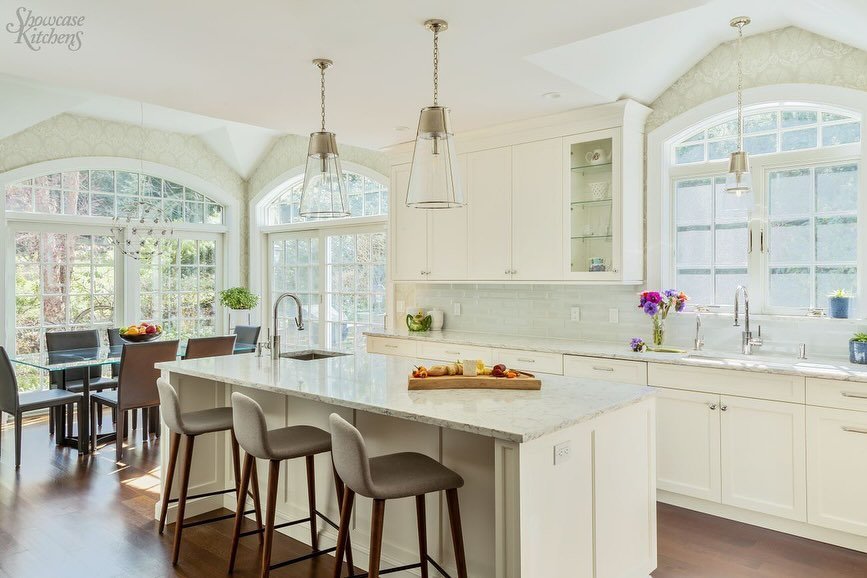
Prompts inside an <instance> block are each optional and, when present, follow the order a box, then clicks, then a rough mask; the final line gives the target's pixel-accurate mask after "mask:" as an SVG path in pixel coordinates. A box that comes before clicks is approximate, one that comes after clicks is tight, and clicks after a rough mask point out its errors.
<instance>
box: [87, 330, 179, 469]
mask: <svg viewBox="0 0 867 578" xmlns="http://www.w3.org/2000/svg"><path fill="white" fill-rule="evenodd" d="M177 354H178V340H177V339H175V340H172V341H151V342H150V343H127V344H126V345H124V347H123V352H122V353H121V354H120V372H119V374H118V377H117V385H118V387H117V389H116V390H114V391H101V392H98V393H95V394H93V395H92V396H90V399H91V401H92V403H93V404H94V406H95V405H96V404H97V403H101V404H103V405H107V406H109V407H111V408H114V409H116V410H117V431H118V433H119V434H122V433H123V430H124V424H125V422H126V412H127V411H130V410H133V411H134V410H137V409H150V408H157V407H159V405H160V396H159V393H158V392H157V379H158V378H159V377H160V370H159V369H156V368H155V367H154V365H155V364H157V363H160V362H163V361H174V360H175V358H176V357H177ZM94 419H95V417H94V414H93V413H91V414H90V420H91V430H90V431H91V437H90V444H91V451H94V450H95V449H96V428H95V427H93V425H94ZM142 432H144V435H143V436H142V439H143V440H146V439H147V430H146V428H144V427H142ZM115 453H116V459H117V461H120V460H121V459H122V458H123V435H118V436H117V440H116V441H115Z"/></svg>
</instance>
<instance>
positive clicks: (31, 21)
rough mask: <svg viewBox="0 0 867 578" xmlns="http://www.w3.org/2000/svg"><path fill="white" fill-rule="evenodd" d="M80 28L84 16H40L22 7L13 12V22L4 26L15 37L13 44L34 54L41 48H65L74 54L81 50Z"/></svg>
mask: <svg viewBox="0 0 867 578" xmlns="http://www.w3.org/2000/svg"><path fill="white" fill-rule="evenodd" d="M82 28H84V16H63V15H57V16H53V15H52V16H42V15H39V14H34V13H33V11H32V10H31V9H29V8H25V7H24V6H21V7H20V8H18V10H16V11H15V20H14V21H12V22H9V23H8V24H6V32H9V33H10V34H12V35H13V36H14V37H15V44H23V45H24V46H26V47H27V48H29V49H30V50H33V51H34V52H36V51H39V50H42V47H43V46H66V48H67V49H69V50H70V51H72V52H76V51H77V50H79V49H80V48H81V37H82V36H84V30H82Z"/></svg>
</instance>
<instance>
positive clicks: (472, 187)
mask: <svg viewBox="0 0 867 578" xmlns="http://www.w3.org/2000/svg"><path fill="white" fill-rule="evenodd" d="M466 174H467V179H466V183H467V199H468V201H469V213H468V218H469V226H468V228H467V243H468V254H469V262H468V264H469V278H470V279H473V280H479V281H488V280H497V281H499V280H503V279H511V271H512V259H511V254H512V248H511V216H512V215H511V199H512V147H503V148H498V149H490V150H485V151H479V152H473V153H469V155H468V156H467V173H466Z"/></svg>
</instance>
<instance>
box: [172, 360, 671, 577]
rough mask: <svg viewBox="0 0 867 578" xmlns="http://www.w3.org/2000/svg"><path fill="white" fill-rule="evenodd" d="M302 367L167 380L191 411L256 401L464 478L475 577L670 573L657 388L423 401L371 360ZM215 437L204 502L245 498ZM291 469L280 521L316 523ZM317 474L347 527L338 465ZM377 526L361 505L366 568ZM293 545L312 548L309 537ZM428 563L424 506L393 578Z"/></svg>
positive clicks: (565, 384) (199, 472)
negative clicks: (332, 424)
mask: <svg viewBox="0 0 867 578" xmlns="http://www.w3.org/2000/svg"><path fill="white" fill-rule="evenodd" d="M302 359H303V358H302ZM302 359H292V358H287V357H281V358H280V359H277V360H273V359H271V358H270V357H265V356H263V357H257V356H256V355H254V354H246V355H234V356H226V357H214V358H206V359H197V360H187V361H173V362H167V363H161V364H158V365H157V367H158V368H159V369H160V370H162V374H163V377H165V378H166V379H168V380H169V381H170V382H171V384H172V385H173V386H174V387H175V388H176V390H177V391H178V395H179V398H180V403H181V406H182V409H183V411H194V410H198V409H207V408H211V407H219V406H227V405H229V400H230V397H231V393H232V392H234V391H241V392H243V393H245V394H246V395H249V396H251V397H253V398H254V399H256V400H257V401H258V402H259V403H260V404H261V405H262V407H263V408H264V410H265V413H266V418H267V420H268V426H269V428H276V427H283V426H288V425H301V424H306V425H313V426H317V427H320V428H323V429H326V430H327V429H328V416H329V415H330V414H331V413H338V414H339V415H341V416H343V417H344V418H345V419H346V420H348V421H349V422H350V423H352V424H354V425H355V426H356V427H357V428H358V429H359V430H360V431H361V432H362V434H363V435H364V436H365V439H366V440H367V443H368V448H369V451H370V452H371V455H378V454H383V453H389V452H399V451H416V452H420V453H424V454H427V455H429V456H430V457H433V458H435V459H437V460H439V461H441V462H442V463H443V464H445V465H446V466H448V467H449V468H451V469H453V470H455V471H456V472H458V473H459V474H460V475H461V476H463V478H464V480H465V486H464V487H463V488H462V489H461V490H460V499H461V507H462V509H463V511H464V513H463V515H462V518H463V524H464V540H465V548H466V553H467V563H468V568H469V575H470V576H472V577H473V578H487V577H496V578H518V577H521V578H547V577H554V576H557V577H561V576H562V577H566V576H569V577H574V578H584V577H587V578H590V577H598V578H635V577H639V576H648V575H649V574H650V573H651V571H652V570H653V569H654V568H655V567H656V468H655V439H654V438H655V434H654V432H655V400H654V397H653V390H652V389H651V388H648V387H643V386H636V385H628V384H618V383H610V382H602V381H595V380H588V379H576V378H567V377H560V376H546V377H544V378H543V385H542V389H541V390H540V391H505V390H433V391H408V390H407V376H408V375H409V374H410V373H411V371H412V367H413V365H414V364H416V363H418V362H414V361H413V360H407V359H403V358H399V357H392V356H388V355H379V354H372V353H365V352H357V353H354V354H352V355H344V356H337V357H323V358H321V359H311V360H302ZM221 435H223V434H221ZM211 437H212V439H209V440H205V439H202V440H201V442H197V444H196V448H195V456H194V459H193V467H192V471H191V478H190V493H195V494H200V493H207V492H211V491H215V490H220V489H223V488H225V487H230V486H231V485H232V466H231V457H230V456H231V450H230V446H229V441H228V438H225V436H223V437H214V436H211ZM165 461H166V459H164V462H165ZM165 466H166V464H165V463H164V464H163V468H162V471H165ZM262 467H263V466H262V464H260V466H259V468H260V470H262ZM284 467H287V469H288V472H286V475H284V476H282V477H281V480H285V481H284V482H282V483H283V484H284V485H283V486H282V491H281V497H280V498H279V499H278V506H277V516H278V518H283V519H284V520H290V519H297V518H299V517H303V516H305V515H306V514H305V512H306V508H307V495H306V485H305V482H304V479H305V478H304V475H305V473H304V465H303V463H302V464H294V463H288V464H287V465H286V466H284ZM316 469H317V475H316V478H317V480H318V481H317V483H318V486H319V487H317V489H316V491H317V502H318V503H319V504H321V506H322V507H321V509H322V510H323V512H324V513H325V514H326V515H327V516H329V517H330V518H332V519H337V517H338V511H337V505H336V497H335V493H334V488H333V483H332V482H331V464H330V460H327V459H325V458H322V459H319V460H317V463H316ZM228 496H230V495H227V497H226V498H223V497H222V496H216V497H211V498H205V499H202V500H200V501H198V502H196V503H191V504H189V505H188V506H187V516H194V515H198V514H201V513H204V512H207V511H210V510H213V509H216V508H221V507H227V508H231V509H234V508H235V504H234V500H233V499H232V498H231V497H228ZM427 500H428V511H429V512H430V514H429V516H428V520H427V524H428V536H429V541H430V542H431V543H430V544H429V550H430V552H431V554H432V555H433V556H434V557H435V558H437V559H439V560H442V562H443V563H444V565H445V567H446V569H447V570H449V572H453V570H454V568H453V562H452V561H453V559H454V558H453V555H452V552H451V540H450V538H449V536H448V531H449V530H448V520H447V517H446V516H447V514H446V511H445V508H444V506H441V505H440V498H439V497H438V496H436V495H429V496H428V498H427ZM157 511H159V504H158V505H157ZM172 513H173V512H171V513H170V515H171V514H172ZM370 514H371V505H370V503H369V501H366V500H359V501H357V502H356V505H355V513H354V520H353V524H352V526H351V532H352V537H353V541H352V543H353V547H354V550H355V553H356V561H357V563H360V564H364V563H365V559H366V553H367V551H366V545H367V537H368V532H369V526H370ZM279 521H280V520H278V522H279ZM289 535H291V536H292V537H294V538H296V539H298V540H300V541H303V542H307V543H309V538H310V536H309V532H308V531H307V529H306V528H295V529H294V530H291V531H290V532H289ZM320 536H321V540H320V544H324V543H328V542H331V543H333V542H334V541H335V540H336V534H335V532H334V531H333V530H332V529H331V528H330V527H320ZM417 550H418V544H417V539H416V519H415V505H414V503H413V501H412V500H404V501H397V502H395V503H394V505H392V504H389V517H387V518H386V525H385V531H384V539H383V567H388V566H392V565H398V564H405V563H412V562H414V561H416V560H417V556H418V554H417ZM398 575H403V574H398ZM407 575H409V574H407Z"/></svg>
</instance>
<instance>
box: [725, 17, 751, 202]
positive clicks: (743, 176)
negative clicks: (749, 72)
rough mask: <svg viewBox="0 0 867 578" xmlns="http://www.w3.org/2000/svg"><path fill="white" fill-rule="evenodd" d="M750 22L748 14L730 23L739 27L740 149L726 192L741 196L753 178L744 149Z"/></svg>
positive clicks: (731, 160)
mask: <svg viewBox="0 0 867 578" xmlns="http://www.w3.org/2000/svg"><path fill="white" fill-rule="evenodd" d="M749 23H750V19H749V17H747V16H738V17H737V18H732V20H731V22H729V25H730V26H731V27H732V28H737V29H738V46H737V51H738V150H736V151H735V152H733V153H732V154H731V156H730V157H729V172H728V175H726V192H728V193H734V194H735V195H737V196H739V197H740V196H741V195H743V194H744V193H748V192H750V189H751V188H752V184H753V179H752V176H751V175H750V157H749V155H748V154H747V153H746V151H744V99H743V91H744V70H743V53H742V50H741V42H742V41H743V38H744V26H746V25H747V24H749Z"/></svg>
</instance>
